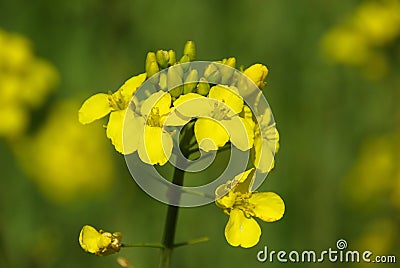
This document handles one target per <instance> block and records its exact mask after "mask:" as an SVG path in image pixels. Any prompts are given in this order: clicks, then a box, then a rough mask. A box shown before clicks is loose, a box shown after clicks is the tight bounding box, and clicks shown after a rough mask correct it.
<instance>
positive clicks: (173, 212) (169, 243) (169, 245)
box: [159, 168, 185, 268]
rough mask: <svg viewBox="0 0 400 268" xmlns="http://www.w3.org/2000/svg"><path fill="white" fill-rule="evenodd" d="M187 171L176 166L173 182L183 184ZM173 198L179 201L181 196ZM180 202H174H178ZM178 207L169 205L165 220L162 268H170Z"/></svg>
mask: <svg viewBox="0 0 400 268" xmlns="http://www.w3.org/2000/svg"><path fill="white" fill-rule="evenodd" d="M184 175H185V172H184V171H183V170H180V169H179V168H175V171H174V178H173V180H172V183H174V184H176V185H183V177H184ZM172 198H176V199H177V200H174V201H178V202H179V198H180V196H175V197H172ZM178 202H174V203H175V204H177V203H178ZM178 209H179V207H177V206H173V205H168V211H167V218H166V220H165V227H164V238H163V246H164V248H163V249H162V252H161V259H160V266H159V267H160V268H169V267H170V264H171V255H172V250H173V248H174V239H175V231H176V223H177V220H178Z"/></svg>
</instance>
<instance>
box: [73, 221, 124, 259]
mask: <svg viewBox="0 0 400 268" xmlns="http://www.w3.org/2000/svg"><path fill="white" fill-rule="evenodd" d="M121 239H122V236H121V233H120V232H116V233H109V232H105V231H103V230H100V231H97V230H96V229H95V228H94V227H92V226H90V225H85V226H83V228H82V230H81V232H80V234H79V244H80V245H81V247H82V249H83V250H84V251H86V252H88V253H92V254H95V255H97V256H106V255H110V254H114V253H117V252H118V251H119V250H120V249H121Z"/></svg>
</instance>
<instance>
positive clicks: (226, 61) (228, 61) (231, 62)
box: [222, 57, 236, 68]
mask: <svg viewBox="0 0 400 268" xmlns="http://www.w3.org/2000/svg"><path fill="white" fill-rule="evenodd" d="M222 63H223V64H225V65H228V66H230V67H232V68H236V59H235V57H231V58H229V59H224V60H223V62H222Z"/></svg>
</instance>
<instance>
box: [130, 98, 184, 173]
mask: <svg viewBox="0 0 400 268" xmlns="http://www.w3.org/2000/svg"><path fill="white" fill-rule="evenodd" d="M170 111H171V95H170V94H169V93H168V92H164V91H158V92H156V93H153V94H152V95H150V96H149V97H148V98H147V99H146V100H145V101H144V102H143V104H142V106H141V108H140V113H141V116H136V117H134V118H133V119H132V121H130V122H129V121H128V122H127V123H126V126H127V127H128V128H129V129H130V131H129V132H126V133H127V135H129V136H128V138H127V139H129V140H138V149H137V151H138V154H139V157H140V159H141V160H142V161H143V162H145V163H147V164H150V165H154V164H160V165H164V164H165V163H166V162H167V161H168V160H169V158H170V156H171V153H172V147H173V141H172V134H171V133H169V132H167V131H166V130H165V129H164V125H166V124H165V120H166V118H167V117H168V115H169V114H170ZM171 123H172V121H171ZM130 125H132V128H130V127H129V126H130ZM178 125H179V124H178ZM124 140H125V139H124Z"/></svg>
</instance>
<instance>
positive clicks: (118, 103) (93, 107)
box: [79, 73, 146, 154]
mask: <svg viewBox="0 0 400 268" xmlns="http://www.w3.org/2000/svg"><path fill="white" fill-rule="evenodd" d="M145 79H146V74H145V73H144V74H140V75H138V76H134V77H132V78H130V79H129V80H127V81H126V82H125V83H124V84H123V85H122V86H121V87H120V88H119V89H118V90H117V91H116V92H114V93H111V92H110V93H108V94H105V93H98V94H96V95H93V96H91V97H90V98H89V99H87V100H86V101H85V102H84V103H83V104H82V107H81V108H80V110H79V122H81V123H82V124H89V123H92V122H93V121H95V120H98V119H100V118H103V117H105V116H107V115H108V114H110V118H109V120H108V124H107V137H108V138H109V139H111V142H112V144H113V145H114V147H115V149H116V150H117V151H118V152H120V153H124V154H126V153H130V152H129V150H128V151H124V150H123V146H122V130H123V122H124V118H125V115H126V112H127V108H128V106H129V103H130V101H131V99H132V97H133V94H135V92H136V90H137V88H138V87H140V86H141V85H142V83H143V82H144V80H145ZM125 148H126V147H125Z"/></svg>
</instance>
